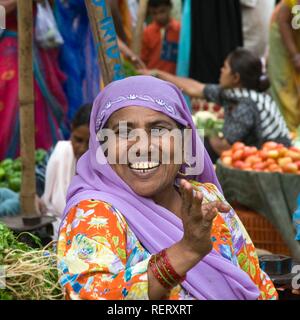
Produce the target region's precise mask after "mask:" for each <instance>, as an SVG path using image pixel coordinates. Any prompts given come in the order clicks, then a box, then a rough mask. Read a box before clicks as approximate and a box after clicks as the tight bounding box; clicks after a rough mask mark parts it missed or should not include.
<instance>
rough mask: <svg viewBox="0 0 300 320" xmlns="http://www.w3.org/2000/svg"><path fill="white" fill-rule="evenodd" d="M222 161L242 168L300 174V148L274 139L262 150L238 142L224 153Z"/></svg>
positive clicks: (230, 165)
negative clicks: (287, 145)
mask: <svg viewBox="0 0 300 320" xmlns="http://www.w3.org/2000/svg"><path fill="white" fill-rule="evenodd" d="M221 161H222V163H223V164H224V165H226V166H229V167H232V168H236V169H240V170H247V171H263V172H280V173H293V174H300V148H297V147H289V148H287V147H285V146H284V145H283V144H279V143H276V142H272V141H269V142H266V143H265V144H263V146H262V148H261V149H260V150H258V149H257V148H256V147H249V146H246V145H245V144H244V143H242V142H236V143H235V144H233V146H232V148H231V149H230V150H226V151H224V152H223V153H222V155H221Z"/></svg>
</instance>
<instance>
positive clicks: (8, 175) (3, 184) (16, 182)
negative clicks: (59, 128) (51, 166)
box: [0, 149, 47, 192]
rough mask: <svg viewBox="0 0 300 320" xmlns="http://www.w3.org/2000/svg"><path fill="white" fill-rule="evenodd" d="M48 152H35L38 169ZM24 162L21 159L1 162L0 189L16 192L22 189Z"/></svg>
mask: <svg viewBox="0 0 300 320" xmlns="http://www.w3.org/2000/svg"><path fill="white" fill-rule="evenodd" d="M46 156H47V152H46V151H45V150H43V149H38V150H36V151H35V163H36V166H37V167H38V166H39V165H41V164H42V163H43V161H44V159H45V158H46ZM21 172H22V161H21V158H17V159H15V160H13V159H9V158H8V159H5V160H3V161H1V162H0V188H8V189H11V190H12V191H15V192H20V189H21V176H22V174H21Z"/></svg>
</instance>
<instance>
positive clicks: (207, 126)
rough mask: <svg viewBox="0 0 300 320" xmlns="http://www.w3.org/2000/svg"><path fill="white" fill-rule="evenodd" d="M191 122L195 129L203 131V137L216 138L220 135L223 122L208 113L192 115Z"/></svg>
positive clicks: (201, 112)
mask: <svg viewBox="0 0 300 320" xmlns="http://www.w3.org/2000/svg"><path fill="white" fill-rule="evenodd" d="M193 121H194V123H195V126H196V128H197V129H203V130H204V136H206V137H212V136H218V135H220V134H221V133H222V130H223V126H224V120H223V119H219V118H217V116H216V115H215V114H213V113H212V112H208V111H199V112H197V113H196V114H195V115H193Z"/></svg>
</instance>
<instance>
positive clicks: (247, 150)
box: [244, 147, 257, 158]
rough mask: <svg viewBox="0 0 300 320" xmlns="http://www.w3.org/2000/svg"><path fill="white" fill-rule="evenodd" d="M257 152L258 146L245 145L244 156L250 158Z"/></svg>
mask: <svg viewBox="0 0 300 320" xmlns="http://www.w3.org/2000/svg"><path fill="white" fill-rule="evenodd" d="M256 153H257V148H256V147H245V148H244V158H248V157H250V156H254V155H256Z"/></svg>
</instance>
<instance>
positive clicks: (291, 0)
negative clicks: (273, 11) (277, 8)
mask: <svg viewBox="0 0 300 320" xmlns="http://www.w3.org/2000/svg"><path fill="white" fill-rule="evenodd" d="M282 1H283V3H284V4H285V5H287V6H288V7H290V8H292V7H293V6H295V5H297V4H298V0H282Z"/></svg>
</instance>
